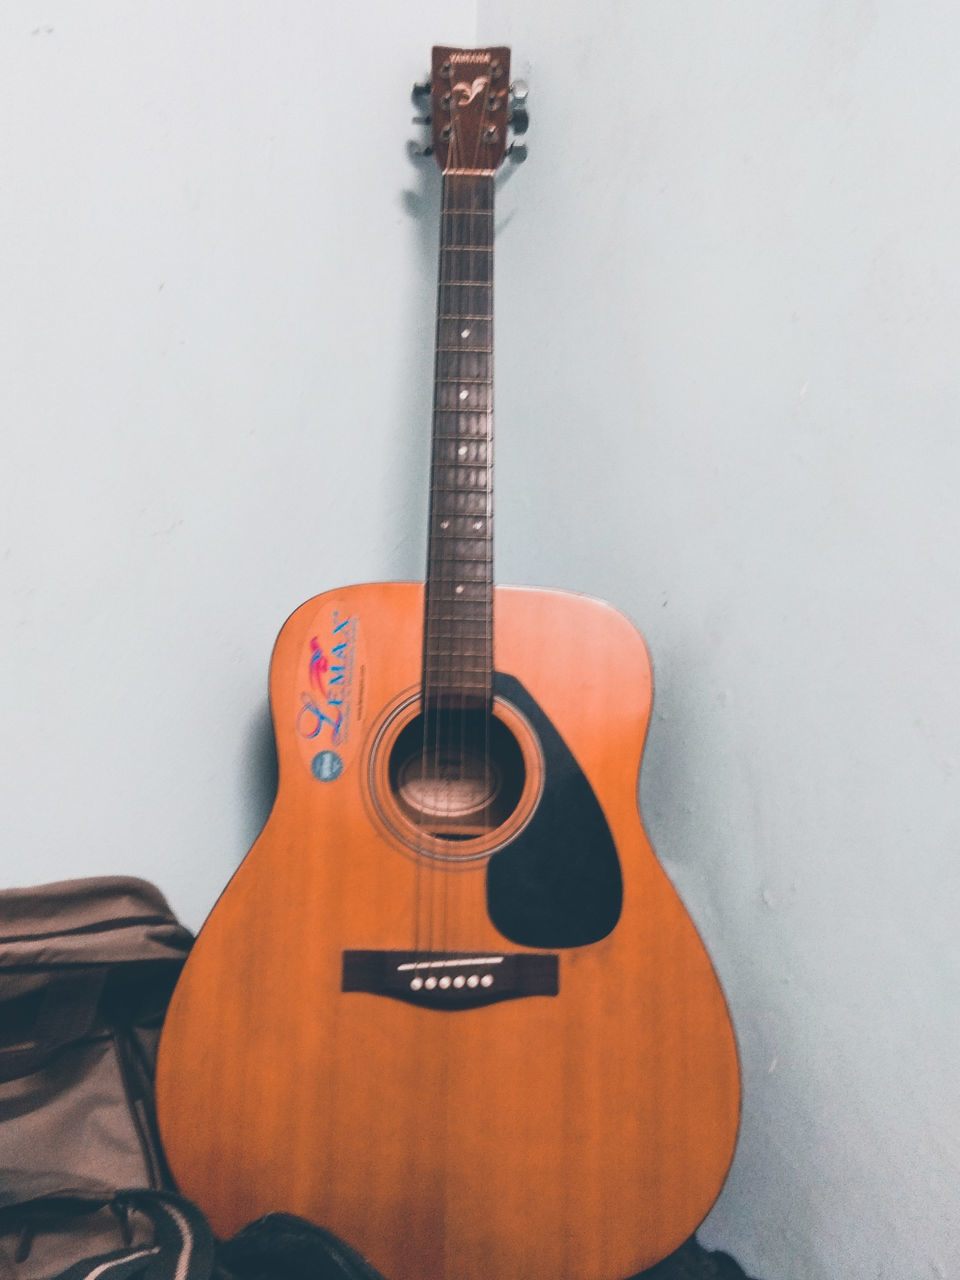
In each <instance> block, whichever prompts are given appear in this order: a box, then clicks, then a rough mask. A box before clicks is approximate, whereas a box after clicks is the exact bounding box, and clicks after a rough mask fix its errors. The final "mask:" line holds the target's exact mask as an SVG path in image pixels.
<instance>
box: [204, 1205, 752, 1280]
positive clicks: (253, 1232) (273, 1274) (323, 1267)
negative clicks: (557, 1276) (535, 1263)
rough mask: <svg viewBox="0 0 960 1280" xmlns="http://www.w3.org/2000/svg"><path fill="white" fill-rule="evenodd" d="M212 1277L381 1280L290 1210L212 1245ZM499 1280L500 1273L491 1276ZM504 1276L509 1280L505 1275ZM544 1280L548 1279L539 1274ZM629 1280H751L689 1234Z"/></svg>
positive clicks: (726, 1256) (229, 1279)
mask: <svg viewBox="0 0 960 1280" xmlns="http://www.w3.org/2000/svg"><path fill="white" fill-rule="evenodd" d="M217 1263H218V1267H217V1271H216V1273H215V1274H216V1277H217V1280H384V1277H383V1276H381V1274H380V1272H379V1271H375V1270H374V1269H373V1267H372V1266H371V1265H370V1263H369V1262H367V1261H366V1260H365V1259H363V1258H361V1257H360V1255H359V1254H358V1253H356V1252H355V1251H354V1250H353V1249H351V1248H349V1247H348V1246H347V1245H345V1244H344V1243H343V1241H342V1240H338V1239H337V1237H336V1236H334V1235H332V1234H331V1233H330V1232H329V1231H324V1230H323V1229H322V1228H320V1227H315V1226H313V1224H312V1223H309V1222H306V1221H305V1220H304V1219H303V1218H298V1217H295V1216H294V1215H293V1214H289V1213H271V1214H267V1216H266V1217H264V1218H258V1219H257V1220H256V1222H251V1223H250V1225H249V1226H247V1227H244V1229H243V1230H242V1231H240V1232H238V1233H237V1235H235V1236H234V1237H233V1239H232V1240H228V1241H226V1242H225V1243H224V1244H221V1245H219V1247H218V1250H217ZM491 1280H500V1277H491ZM504 1280H510V1278H509V1277H504ZM543 1280H549V1278H548V1277H546V1276H545V1277H544V1278H543ZM630 1280H750V1277H749V1276H748V1275H747V1273H746V1272H745V1271H743V1270H742V1269H741V1268H740V1267H739V1266H738V1265H737V1263H736V1262H735V1261H734V1260H733V1258H731V1257H730V1255H729V1254H726V1253H722V1252H720V1251H719V1250H717V1251H713V1252H711V1251H710V1250H708V1249H704V1248H703V1247H702V1246H701V1245H700V1244H698V1243H697V1241H696V1239H695V1238H691V1239H690V1240H688V1241H687V1242H686V1244H684V1245H682V1246H681V1247H680V1248H679V1249H678V1250H677V1251H676V1253H672V1254H671V1255H670V1257H669V1258H664V1260H663V1261H662V1262H658V1263H657V1265H656V1266H655V1267H650V1268H649V1269H648V1270H646V1271H643V1272H641V1273H640V1274H639V1275H637V1276H633V1277H630Z"/></svg>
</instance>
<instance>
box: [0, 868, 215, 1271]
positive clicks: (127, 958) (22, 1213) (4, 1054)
mask: <svg viewBox="0 0 960 1280" xmlns="http://www.w3.org/2000/svg"><path fill="white" fill-rule="evenodd" d="M191 942H192V937H191V935H190V933H189V932H188V931H187V930H186V929H185V928H184V927H183V926H182V925H180V924H179V923H178V922H177V920H176V918H175V916H174V915H173V913H172V912H171V910H170V907H169V906H168V905H167V902H166V900H165V899H164V897H163V895H162V894H161V893H160V892H159V890H158V889H156V888H155V887H154V886H153V885H151V884H148V883H147V882H146V881H144V880H137V879H134V878H132V877H126V876H103V877H95V878H91V879H85V880H70V881H63V882H60V883H57V884H47V885H41V886H38V887H36V888H29V889H8V890H5V891H2V892H0V1276H6V1275H10V1276H16V1277H17V1280H41V1278H44V1277H50V1276H54V1275H57V1274H59V1273H60V1272H61V1271H63V1270H64V1269H65V1268H66V1267H67V1266H68V1265H70V1264H72V1263H74V1262H77V1261H78V1260H79V1259H82V1258H85V1257H88V1256H90V1255H93V1254H101V1253H107V1252H109V1251H111V1250H117V1249H120V1248H122V1247H123V1246H124V1245H129V1244H130V1243H131V1242H134V1243H135V1242H136V1238H137V1234H138V1231H139V1233H140V1235H141V1236H143V1235H144V1234H146V1235H148V1236H151V1238H152V1230H151V1229H150V1224H149V1223H146V1222H143V1221H141V1218H140V1217H139V1216H138V1215H134V1218H132V1219H131V1223H129V1224H128V1223H126V1222H125V1221H123V1220H122V1219H123V1218H124V1216H125V1215H123V1214H121V1213H118V1210H117V1206H116V1205H114V1206H113V1208H112V1209H111V1207H110V1202H111V1201H112V1199H113V1197H114V1194H115V1192H117V1191H118V1190H121V1189H123V1190H126V1189H131V1188H154V1189H157V1188H164V1187H167V1186H169V1179H168V1176H167V1173H166V1170H165V1167H164V1164H163V1157H162V1154H161V1149H160V1145H159V1142H158V1140H157V1137H156V1128H155V1124H154V1115H153V1064H154V1057H155V1053H156V1043H157V1040H158V1038H159V1033H160V1025H161V1022H162V1019H163V1014H164V1011H165V1009H166V1006H167V1002H168V1000H169V998H170V993H171V991H172V990H173V985H174V983H175V982H176V979H177V975H178V974H179V972H180V969H181V967H182V965H183V961H184V959H185V958H186V955H187V952H188V950H189V948H190V945H191ZM138 1224H139V1226H138Z"/></svg>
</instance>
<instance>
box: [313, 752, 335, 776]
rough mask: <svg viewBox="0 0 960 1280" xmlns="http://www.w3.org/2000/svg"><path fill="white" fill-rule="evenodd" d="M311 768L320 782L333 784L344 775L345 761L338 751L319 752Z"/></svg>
mask: <svg viewBox="0 0 960 1280" xmlns="http://www.w3.org/2000/svg"><path fill="white" fill-rule="evenodd" d="M310 768H311V769H312V770H313V776H314V777H315V778H317V779H319V781H320V782H333V781H334V779H336V778H339V777H340V775H341V773H343V760H342V759H341V758H340V756H338V755H337V753H336V751H318V752H317V754H316V755H315V756H314V757H313V760H312V761H311V762H310Z"/></svg>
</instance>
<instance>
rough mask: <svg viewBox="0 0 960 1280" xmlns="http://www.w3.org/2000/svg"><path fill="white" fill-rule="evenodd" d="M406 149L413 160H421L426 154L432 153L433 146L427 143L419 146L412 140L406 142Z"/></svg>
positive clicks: (430, 154)
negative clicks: (424, 145)
mask: <svg viewBox="0 0 960 1280" xmlns="http://www.w3.org/2000/svg"><path fill="white" fill-rule="evenodd" d="M407 151H408V152H409V154H410V155H411V156H413V158H414V159H415V160H423V159H424V158H425V157H426V156H432V155H433V147H431V146H429V145H428V146H426V147H420V146H418V145H417V144H416V143H415V142H413V141H411V142H408V143H407Z"/></svg>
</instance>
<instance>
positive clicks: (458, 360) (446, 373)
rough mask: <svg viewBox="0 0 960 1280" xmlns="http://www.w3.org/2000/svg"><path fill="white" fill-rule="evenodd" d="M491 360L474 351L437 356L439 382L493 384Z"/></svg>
mask: <svg viewBox="0 0 960 1280" xmlns="http://www.w3.org/2000/svg"><path fill="white" fill-rule="evenodd" d="M490 374H491V370H490V360H489V358H488V357H487V356H486V355H484V354H477V353H474V352H472V351H458V352H456V353H455V354H453V355H441V354H438V356H437V381H438V382H486V383H490V384H492V383H493V378H492V377H491V376H490Z"/></svg>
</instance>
